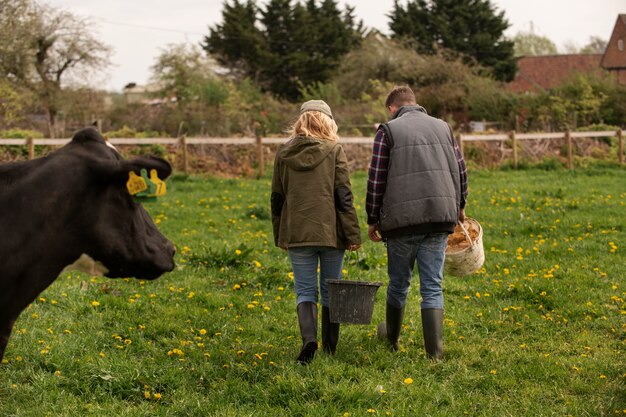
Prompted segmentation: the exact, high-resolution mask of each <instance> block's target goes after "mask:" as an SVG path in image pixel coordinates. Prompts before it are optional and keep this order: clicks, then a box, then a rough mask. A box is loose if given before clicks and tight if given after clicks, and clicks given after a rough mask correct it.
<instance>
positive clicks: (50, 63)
mask: <svg viewBox="0 0 626 417" xmlns="http://www.w3.org/2000/svg"><path fill="white" fill-rule="evenodd" d="M0 10H2V13H1V14H0V25H2V27H3V31H2V36H0V53H1V54H2V55H1V57H2V59H1V60H0V62H2V64H0V76H3V77H5V78H7V79H8V80H10V81H11V82H12V83H15V84H16V85H19V86H22V87H24V88H26V89H28V90H29V91H32V92H33V94H34V95H35V96H36V97H38V99H39V100H40V102H41V104H42V106H43V108H44V110H45V112H46V115H47V118H48V128H49V134H50V136H55V130H56V129H55V126H56V118H57V114H58V113H59V111H60V108H59V105H60V100H61V97H60V96H61V90H62V87H63V82H66V81H68V80H74V81H75V80H78V79H79V78H80V77H81V76H85V75H91V73H92V72H94V71H98V70H100V69H101V68H103V67H104V66H106V65H107V64H108V62H109V55H110V49H109V47H108V46H106V45H105V44H104V43H102V42H100V41H99V40H98V39H97V38H96V37H95V36H93V35H92V34H91V33H90V29H91V28H92V27H93V24H92V23H90V21H89V20H88V19H85V18H81V17H78V16H76V15H73V14H71V13H69V12H67V11H64V10H60V9H55V8H52V7H50V6H46V5H39V4H37V3H35V2H33V1H32V0H0Z"/></svg>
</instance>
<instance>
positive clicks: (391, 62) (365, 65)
mask: <svg viewBox="0 0 626 417" xmlns="http://www.w3.org/2000/svg"><path fill="white" fill-rule="evenodd" d="M424 59H425V58H424V57H422V56H420V55H419V54H418V53H417V52H416V51H415V49H413V48H412V47H411V46H410V45H407V44H406V43H403V42H401V41H399V40H394V39H389V38H387V37H386V36H384V35H382V34H381V33H379V32H377V31H372V32H370V33H369V34H368V35H367V36H366V37H365V38H364V39H363V41H362V42H361V44H360V46H359V47H358V48H355V49H354V50H352V51H350V52H349V53H348V54H347V55H346V56H345V57H344V58H343V59H342V62H341V65H340V67H339V70H338V71H337V72H336V75H335V76H334V77H333V81H334V83H335V84H336V85H337V86H338V87H339V89H340V91H341V92H342V94H343V96H344V97H346V98H349V99H353V100H357V99H359V98H360V97H361V96H362V94H363V93H366V92H368V89H369V88H370V87H372V84H371V81H372V80H379V81H381V82H387V81H390V82H393V83H401V84H412V83H414V81H415V80H416V79H417V77H418V75H417V74H416V69H417V68H420V67H421V63H422V62H423V61H424Z"/></svg>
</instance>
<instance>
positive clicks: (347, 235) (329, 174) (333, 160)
mask: <svg viewBox="0 0 626 417" xmlns="http://www.w3.org/2000/svg"><path fill="white" fill-rule="evenodd" d="M271 205H272V225H273V229H274V243H275V244H276V246H279V247H281V248H284V249H287V248H291V247H297V246H329V247H334V248H338V249H345V248H347V246H348V245H350V244H360V243H361V236H360V229H359V222H358V219H357V216H356V210H355V209H354V205H353V197H352V191H351V185H350V176H349V172H348V161H347V158H346V154H345V153H344V151H343V148H342V147H341V145H340V144H339V143H337V142H333V141H327V140H322V139H317V138H310V137H296V138H293V139H291V140H290V141H289V142H287V143H286V144H285V145H283V146H282V147H281V148H280V149H279V150H278V152H277V153H276V159H275V161H274V175H273V177H272V196H271Z"/></svg>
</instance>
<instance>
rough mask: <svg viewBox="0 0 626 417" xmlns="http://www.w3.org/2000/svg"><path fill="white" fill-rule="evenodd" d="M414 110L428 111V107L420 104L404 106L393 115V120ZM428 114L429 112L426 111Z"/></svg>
mask: <svg viewBox="0 0 626 417" xmlns="http://www.w3.org/2000/svg"><path fill="white" fill-rule="evenodd" d="M413 111H421V112H422V113H426V109H425V108H423V107H422V106H420V105H415V106H402V107H400V108H399V109H398V110H396V112H395V113H394V114H393V115H392V116H391V120H393V119H397V118H398V117H400V116H402V115H404V114H406V113H409V112H413ZM426 114H428V113H426Z"/></svg>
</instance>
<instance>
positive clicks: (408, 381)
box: [404, 378, 413, 385]
mask: <svg viewBox="0 0 626 417" xmlns="http://www.w3.org/2000/svg"><path fill="white" fill-rule="evenodd" d="M404 383H405V384H407V385H411V384H412V383H413V378H406V379H405V380H404Z"/></svg>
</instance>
